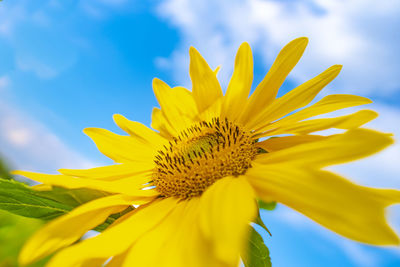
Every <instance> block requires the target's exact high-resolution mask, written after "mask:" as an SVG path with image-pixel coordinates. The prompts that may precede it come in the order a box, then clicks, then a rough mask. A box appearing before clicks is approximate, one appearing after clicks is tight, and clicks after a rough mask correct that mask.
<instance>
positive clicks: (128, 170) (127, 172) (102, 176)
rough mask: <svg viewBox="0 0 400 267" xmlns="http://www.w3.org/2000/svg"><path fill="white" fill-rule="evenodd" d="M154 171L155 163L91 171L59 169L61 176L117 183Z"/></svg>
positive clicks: (124, 165)
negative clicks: (117, 181)
mask: <svg viewBox="0 0 400 267" xmlns="http://www.w3.org/2000/svg"><path fill="white" fill-rule="evenodd" d="M153 169H154V162H151V161H149V162H132V163H124V164H114V165H110V166H102V167H96V168H91V169H82V170H79V169H59V170H58V171H59V172H60V173H61V174H64V175H67V176H75V177H79V178H88V179H98V180H107V181H115V180H119V179H122V178H127V177H134V176H135V175H138V174H141V173H150V172H151V171H153Z"/></svg>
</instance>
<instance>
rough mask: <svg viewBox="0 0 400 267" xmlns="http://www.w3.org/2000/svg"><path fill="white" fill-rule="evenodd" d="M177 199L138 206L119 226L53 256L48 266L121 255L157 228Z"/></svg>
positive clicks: (71, 265) (68, 266)
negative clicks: (144, 235)
mask: <svg viewBox="0 0 400 267" xmlns="http://www.w3.org/2000/svg"><path fill="white" fill-rule="evenodd" d="M176 203H177V200H176V199H173V198H167V199H163V200H158V201H155V202H154V203H151V204H149V205H146V206H141V207H139V208H137V209H136V210H134V211H133V212H131V213H129V214H128V216H129V217H128V218H127V219H125V221H123V222H122V223H120V224H118V225H116V226H114V227H112V228H109V229H106V230H105V231H104V232H102V233H101V234H100V235H97V236H95V237H92V238H89V239H86V240H84V241H82V242H80V243H78V244H76V245H73V246H70V247H68V248H66V249H64V250H62V251H60V252H59V253H58V254H56V255H55V256H54V257H53V258H52V259H51V260H50V262H49V263H48V265H47V266H48V267H74V266H79V264H80V263H82V262H84V261H85V260H88V259H93V258H98V259H108V258H109V257H112V256H117V255H120V254H122V253H124V252H125V251H126V250H127V249H128V248H129V247H130V246H131V245H132V244H134V243H135V241H136V240H137V239H138V238H140V237H141V236H142V235H143V234H145V233H147V232H148V231H150V230H151V229H152V228H153V227H156V226H157V225H158V224H159V223H160V222H161V221H162V220H163V219H164V218H165V217H166V216H167V215H168V214H169V213H170V212H171V211H172V210H173V208H174V207H175V205H176Z"/></svg>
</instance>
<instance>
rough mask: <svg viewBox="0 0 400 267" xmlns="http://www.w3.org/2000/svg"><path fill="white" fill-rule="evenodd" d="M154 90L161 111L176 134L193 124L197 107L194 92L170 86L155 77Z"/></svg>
mask: <svg viewBox="0 0 400 267" xmlns="http://www.w3.org/2000/svg"><path fill="white" fill-rule="evenodd" d="M153 90H154V94H155V95H156V98H157V100H158V103H160V107H161V112H162V114H163V116H164V117H165V118H166V121H167V123H168V124H169V125H170V127H171V128H173V129H174V132H175V135H176V133H180V132H181V131H182V130H184V129H186V128H187V127H189V126H190V125H191V124H193V118H195V116H196V115H197V108H196V103H195V101H194V99H193V96H192V94H191V93H190V92H189V91H188V90H187V89H186V88H183V87H175V88H170V87H169V86H168V85H167V84H166V83H165V82H163V81H161V80H159V79H153Z"/></svg>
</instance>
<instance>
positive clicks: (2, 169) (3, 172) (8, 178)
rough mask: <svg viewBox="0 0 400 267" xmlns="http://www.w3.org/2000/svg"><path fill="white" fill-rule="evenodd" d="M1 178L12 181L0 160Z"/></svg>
mask: <svg viewBox="0 0 400 267" xmlns="http://www.w3.org/2000/svg"><path fill="white" fill-rule="evenodd" d="M0 1H1V0H0ZM0 178H3V179H7V180H11V179H12V176H11V175H10V171H9V170H8V168H7V167H6V165H5V164H4V162H3V161H2V160H1V159H0Z"/></svg>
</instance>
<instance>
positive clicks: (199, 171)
mask: <svg viewBox="0 0 400 267" xmlns="http://www.w3.org/2000/svg"><path fill="white" fill-rule="evenodd" d="M254 144H255V140H254V139H253V138H252V136H251V133H249V132H247V131H245V130H243V128H242V127H240V126H238V125H236V124H234V123H232V122H229V121H228V120H227V119H225V120H222V121H221V120H220V119H219V118H214V119H212V120H211V122H206V121H202V122H200V123H198V124H196V125H193V126H192V127H190V128H188V129H186V130H185V131H183V132H181V134H180V135H179V136H178V137H175V138H173V140H172V141H170V142H169V145H167V146H164V149H163V150H160V151H159V153H158V155H157V156H156V160H155V163H156V165H157V167H156V169H155V173H154V179H153V182H154V185H155V186H156V189H157V190H158V191H159V192H160V193H161V194H162V195H163V196H167V197H179V198H182V199H186V198H191V197H194V196H199V195H201V193H202V192H203V191H204V190H206V188H207V187H209V186H210V185H212V184H213V183H214V182H215V181H216V180H218V179H220V178H223V177H225V176H238V175H241V174H244V173H245V172H246V170H247V169H248V168H249V167H250V166H251V161H252V159H253V158H254V157H255V155H256V154H257V151H258V150H257V148H256V146H255V145H254Z"/></svg>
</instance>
